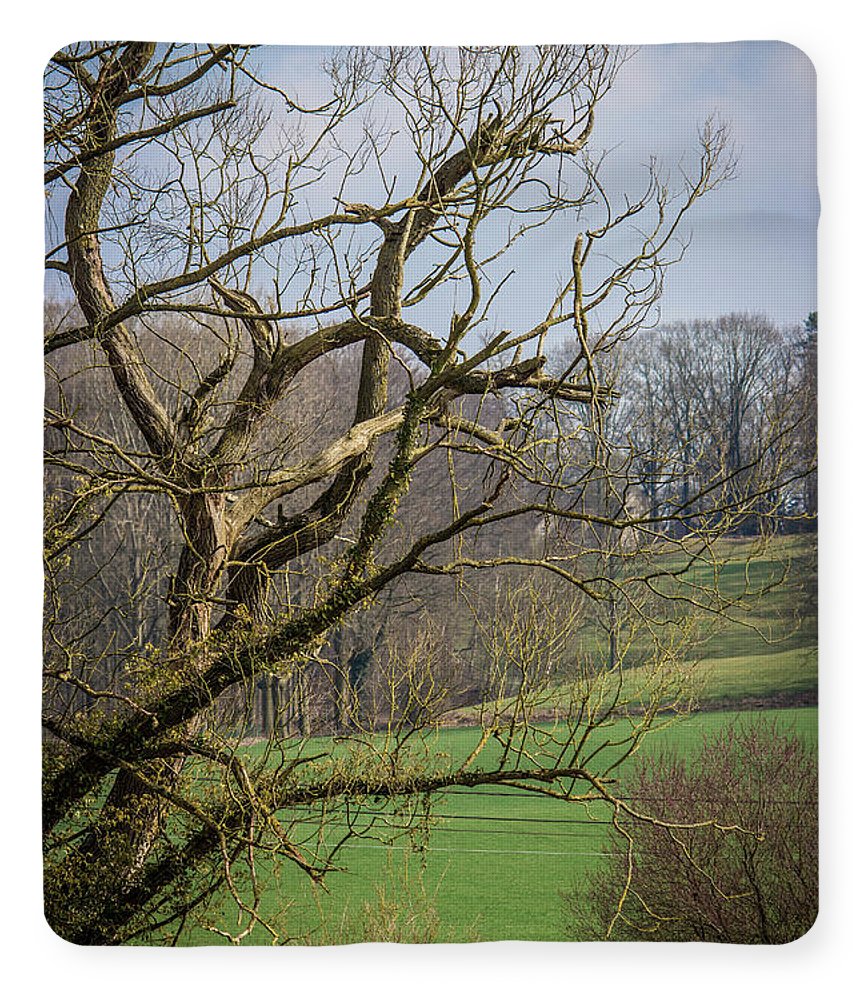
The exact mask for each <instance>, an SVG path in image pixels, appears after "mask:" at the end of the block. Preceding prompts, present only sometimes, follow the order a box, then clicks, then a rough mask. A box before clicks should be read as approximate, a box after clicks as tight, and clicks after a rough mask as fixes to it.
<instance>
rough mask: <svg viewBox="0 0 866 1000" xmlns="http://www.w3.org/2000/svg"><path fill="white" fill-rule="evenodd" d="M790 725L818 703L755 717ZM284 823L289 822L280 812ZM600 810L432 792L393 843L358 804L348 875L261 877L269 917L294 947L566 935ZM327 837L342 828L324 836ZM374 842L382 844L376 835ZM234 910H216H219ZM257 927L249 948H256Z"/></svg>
mask: <svg viewBox="0 0 866 1000" xmlns="http://www.w3.org/2000/svg"><path fill="white" fill-rule="evenodd" d="M762 715H763V716H764V717H768V718H769V717H773V718H776V719H777V720H779V721H780V722H782V724H784V725H786V726H791V727H792V728H793V729H794V730H795V731H796V732H798V733H799V734H800V735H801V736H802V737H803V738H804V739H806V740H807V741H808V742H810V743H812V744H813V745H816V743H817V709H816V708H811V707H810V708H798V709H781V710H771V711H766V712H764V713H762ZM746 717H747V715H746V714H744V713H731V712H702V713H699V714H697V715H694V716H691V717H686V718H682V719H677V720H676V721H674V722H672V724H671V725H670V726H669V727H668V728H665V729H663V730H661V731H659V732H657V733H654V734H652V735H651V736H650V737H648V739H647V741H646V743H645V745H644V749H645V752H649V753H651V752H653V751H654V750H658V749H661V748H662V747H666V746H671V745H673V746H676V747H678V748H679V749H681V750H682V751H683V752H684V753H686V754H689V753H690V752H693V751H694V750H695V749H697V748H698V747H699V746H700V745H701V741H702V739H703V737H704V735H705V734H709V733H712V732H715V731H717V730H718V729H720V728H722V727H723V726H725V725H726V724H727V723H729V722H730V721H731V719H732V718H738V719H745V718H746ZM478 735H479V733H478V731H477V730H474V729H471V728H461V729H449V730H442V731H441V732H440V733H439V734H438V736H437V740H438V743H439V746H438V749H439V750H440V751H442V752H446V753H449V754H451V755H454V756H455V757H459V756H461V755H464V754H466V753H468V752H469V751H470V749H471V748H472V746H473V745H474V743H475V741H476V740H477V738H478ZM284 818H285V819H286V820H289V819H290V818H289V817H284ZM607 818H608V812H607V809H606V808H605V807H602V806H599V805H596V806H594V807H592V808H587V807H583V806H575V805H573V804H568V803H563V802H559V801H556V800H554V799H551V798H549V797H546V796H541V795H533V794H528V793H525V792H521V791H518V790H510V789H497V788H492V787H487V788H482V789H477V790H474V789H473V790H454V791H452V792H449V793H447V794H444V795H441V796H438V797H437V798H436V800H435V803H434V805H433V808H432V817H431V824H430V828H429V831H428V833H427V836H426V837H425V838H424V840H423V841H419V840H417V839H416V840H414V841H412V840H410V839H408V838H405V837H403V838H398V839H397V840H396V842H395V843H394V844H393V846H388V845H387V844H386V843H385V842H384V841H385V840H387V839H388V838H389V837H390V836H392V835H393V834H394V833H395V828H397V827H399V825H400V823H401V817H400V815H399V814H397V813H395V812H394V811H393V810H392V809H391V808H390V807H388V806H386V805H384V804H383V805H380V806H376V805H372V806H371V805H363V806H360V805H359V807H358V812H357V815H356V816H355V819H354V822H355V823H361V822H363V823H372V824H373V825H372V826H371V827H370V829H369V830H368V831H367V834H366V836H365V837H363V838H360V839H357V840H353V841H349V842H348V843H347V844H346V846H345V847H344V848H343V850H342V852H341V854H340V856H339V859H340V863H341V865H342V866H343V867H344V869H345V870H344V871H338V872H334V873H332V874H331V875H330V876H329V877H328V879H327V889H322V888H316V887H315V886H312V885H311V883H310V881H309V880H308V879H307V878H306V876H304V875H303V874H302V873H301V872H300V871H298V870H297V869H295V868H294V867H293V866H290V865H287V866H285V867H283V868H282V870H281V871H279V872H274V873H271V874H270V876H269V885H268V891H267V894H266V897H265V900H264V904H265V906H264V908H265V910H266V911H267V912H271V913H276V912H278V911H280V910H284V911H285V914H284V916H285V918H286V919H287V922H288V923H289V924H290V925H291V926H292V927H294V928H296V929H297V934H298V943H326V944H328V943H339V942H345V941H351V940H362V939H370V938H371V937H373V938H375V936H376V935H377V933H381V931H382V926H383V919H387V918H389V917H390V918H391V919H392V920H394V921H395V922H396V923H397V925H398V926H400V927H402V928H403V929H404V931H405V933H407V935H408V936H409V937H408V939H409V940H417V939H419V938H416V937H412V933H413V930H412V927H411V926H408V927H407V924H411V922H412V921H416V924H417V925H420V928H421V932H422V933H421V936H420V939H421V940H443V941H448V940H453V941H466V940H470V941H471V940H481V941H484V940H502V939H519V940H538V941H546V940H550V941H555V940H561V939H562V930H563V924H562V920H563V917H562V911H561V903H560V898H559V895H558V890H560V889H563V888H565V887H566V886H568V885H570V884H572V883H573V882H574V881H575V880H580V878H581V876H583V875H585V874H586V873H587V872H589V871H590V870H591V869H592V868H593V867H594V866H595V865H596V864H598V862H599V860H600V858H601V857H602V855H603V852H604V851H605V850H606V849H607V847H606V835H607V829H608V827H607V824H606V822H605V820H606V819H607ZM321 832H322V831H320V829H319V826H318V824H317V823H316V822H314V821H313V820H312V818H310V819H309V820H307V821H306V822H305V821H304V820H300V822H297V825H296V826H295V834H296V836H297V837H298V839H299V840H301V839H303V837H304V835H305V834H306V836H307V837H309V838H310V839H311V841H312V840H314V839H315V838H316V837H318V836H320V833H321ZM323 832H324V839H325V841H326V842H327V843H335V842H336V841H337V839H338V838H339V837H340V836H341V835H342V834H343V833H344V832H345V827H344V826H342V827H341V826H340V825H338V824H332V825H331V826H329V827H327V828H326V829H325V830H324V831H323ZM380 838H381V839H380ZM230 910H231V908H230V907H226V908H225V909H224V913H223V916H224V917H226V916H227V915H228V913H229V912H230ZM266 940H267V938H266V935H264V934H260V933H258V932H257V933H254V934H253V935H250V937H249V938H247V939H245V943H249V944H254V943H264V942H265V941H266ZM181 943H183V944H215V943H218V939H217V938H215V937H214V935H213V934H211V933H209V932H207V931H203V930H190V931H189V932H188V933H186V934H185V935H184V937H183V938H182V939H181Z"/></svg>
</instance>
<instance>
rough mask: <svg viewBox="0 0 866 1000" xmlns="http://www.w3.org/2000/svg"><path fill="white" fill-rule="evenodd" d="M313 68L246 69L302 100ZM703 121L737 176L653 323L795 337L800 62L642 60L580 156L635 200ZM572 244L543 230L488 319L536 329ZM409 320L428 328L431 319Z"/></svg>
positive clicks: (795, 54)
mask: <svg viewBox="0 0 866 1000" xmlns="http://www.w3.org/2000/svg"><path fill="white" fill-rule="evenodd" d="M323 54H324V50H322V49H317V48H315V47H306V48H304V47H274V48H270V49H269V48H265V49H262V50H260V52H259V55H258V58H259V60H260V61H261V65H262V68H263V71H264V73H265V75H267V76H268V77H269V78H270V79H272V80H273V81H274V82H275V83H278V84H279V85H281V86H284V87H287V88H288V89H289V90H290V91H295V92H296V93H297V94H298V96H299V97H300V98H302V99H307V100H310V99H315V98H316V97H317V96H319V95H321V93H322V78H321V75H320V73H319V70H318V68H317V67H318V63H319V61H320V59H321V57H322V55H323ZM713 114H716V115H718V116H720V117H721V118H722V119H723V120H725V121H727V122H729V123H730V126H731V130H732V134H733V140H734V143H735V146H736V148H737V150H738V169H737V176H736V178H735V179H733V180H732V181H730V182H728V183H727V184H726V185H724V186H723V187H722V188H721V189H719V190H717V191H715V192H713V193H712V194H711V195H710V196H708V197H706V198H705V199H702V201H701V202H699V203H698V205H697V206H696V208H695V210H694V211H693V213H692V215H691V217H690V220H689V223H688V226H687V228H686V233H687V235H690V236H691V242H690V246H689V250H688V253H687V255H686V257H685V259H684V260H683V261H682V262H681V263H680V264H678V265H677V266H676V267H675V268H673V269H672V270H671V271H670V272H669V273H668V277H667V279H666V284H665V294H664V297H663V300H662V303H661V318H662V320H663V321H673V320H685V319H691V318H709V317H712V316H717V315H721V314H724V313H726V312H732V311H748V312H761V313H764V314H766V315H767V316H769V317H770V318H771V319H773V320H775V321H777V322H778V323H780V324H783V325H784V324H796V323H800V322H801V321H802V320H803V319H804V318H805V317H806V316H807V315H808V314H809V313H810V312H811V311H813V310H815V309H816V308H817V289H816V281H817V262H816V243H817V224H818V215H819V199H818V188H817V176H816V86H815V73H814V70H813V67H812V64H811V62H810V61H809V59H808V57H807V56H806V55H804V54H803V52H801V51H800V49H798V48H796V47H794V46H792V45H789V44H786V43H783V42H728V43H710V44H675V45H647V46H643V47H641V48H639V49H638V50H637V52H636V53H635V55H634V56H633V57H632V58H631V59H630V60H629V61H628V62H627V63H626V64H625V66H624V67H623V68H622V70H621V71H620V74H619V76H618V78H617V81H616V83H615V85H614V87H613V89H612V90H611V92H610V93H609V94H608V95H607V96H606V97H605V98H604V101H603V102H602V106H601V108H600V110H599V113H598V115H597V118H596V126H595V129H594V133H593V138H592V148H593V149H594V150H595V151H600V150H602V149H604V150H606V151H607V157H606V160H605V170H606V176H607V186H608V188H609V189H610V190H611V191H616V192H624V191H630V192H632V193H634V194H637V193H639V192H640V191H641V190H642V187H643V184H644V177H645V173H644V170H643V165H644V164H646V162H647V161H648V159H649V158H650V156H652V155H654V156H656V157H658V158H659V159H660V160H661V161H662V162H663V163H664V164H666V166H667V168H668V169H669V170H670V172H671V175H672V178H674V179H675V178H676V174H677V170H678V168H679V165H680V163H681V162H683V157H684V155H685V156H686V162H687V161H688V154H689V153H690V152H691V153H693V152H694V150H695V144H696V136H697V130H698V128H699V126H700V125H701V124H702V123H703V122H704V121H705V120H706V118H707V117H708V116H710V115H713ZM693 160H694V158H693V157H692V162H693ZM572 240H573V230H571V229H566V228H565V227H558V228H557V227H555V226H554V227H548V228H546V229H545V244H544V247H543V248H542V249H541V251H540V252H539V248H538V246H536V247H535V248H533V251H532V252H526V253H524V254H523V255H522V257H520V258H519V266H518V272H519V273H518V274H517V275H516V276H515V278H514V279H512V281H511V282H510V287H509V288H507V289H506V291H505V292H504V293H503V294H502V296H501V299H500V309H499V312H498V315H497V316H495V317H494V319H495V320H500V321H501V323H500V325H502V324H505V325H511V324H514V325H515V326H516V325H517V324H518V323H530V322H532V321H533V320H536V321H537V319H538V318H539V317H538V315H537V312H538V308H541V300H540V299H539V303H538V308H536V309H533V304H534V303H533V295H534V292H533V290H534V289H542V290H544V291H545V293H546V290H547V288H548V282H549V281H550V280H551V278H552V276H556V275H557V274H561V273H562V271H563V269H564V265H567V261H568V259H569V256H570V251H571V241H572ZM541 298H543V299H544V301H545V303H546V302H547V301H548V298H547V294H543V295H541ZM422 319H424V320H426V321H427V322H429V323H430V325H431V326H436V325H438V324H439V323H441V322H442V317H441V316H437V315H436V313H435V311H433V310H432V309H431V311H430V312H429V313H428V314H427V315H426V316H423V317H422Z"/></svg>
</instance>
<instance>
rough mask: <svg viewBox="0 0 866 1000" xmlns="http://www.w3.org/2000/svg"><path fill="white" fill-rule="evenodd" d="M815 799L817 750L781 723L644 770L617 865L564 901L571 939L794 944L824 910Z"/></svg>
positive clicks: (749, 729)
mask: <svg viewBox="0 0 866 1000" xmlns="http://www.w3.org/2000/svg"><path fill="white" fill-rule="evenodd" d="M817 795H818V768H817V760H816V756H815V753H814V751H813V750H812V749H811V748H809V747H807V746H806V745H805V744H804V743H803V741H802V740H800V739H799V738H798V737H797V736H795V735H794V734H792V733H790V732H786V731H783V730H782V729H781V728H780V727H779V726H778V725H777V724H775V723H773V724H768V723H765V722H753V723H749V724H746V725H736V724H733V725H730V726H729V727H727V728H726V729H725V730H723V731H722V732H721V733H719V734H717V735H715V736H713V737H705V739H704V745H703V748H702V750H701V752H700V753H699V754H698V756H697V758H696V759H694V760H693V761H692V762H691V763H687V762H686V761H685V760H683V759H682V758H681V757H679V756H677V755H673V754H667V755H660V756H658V757H656V758H654V759H651V760H647V761H644V762H642V764H641V765H640V766H639V767H638V768H637V771H636V773H635V775H634V777H633V779H632V780H631V781H630V784H629V788H628V792H627V794H626V795H625V796H624V806H625V807H626V809H627V810H628V812H626V810H625V809H624V810H622V811H621V812H620V816H619V817H618V819H617V823H616V826H617V828H618V829H617V830H616V832H615V833H613V834H612V837H613V840H614V847H613V849H612V851H611V857H610V859H609V860H608V861H607V862H606V864H605V865H604V866H603V867H602V868H601V869H598V870H597V871H596V872H595V873H594V874H593V875H592V876H590V877H589V878H588V879H587V880H586V881H585V882H583V883H581V884H575V885H574V886H573V887H572V888H571V889H570V890H569V891H568V892H566V893H565V894H564V901H565V905H566V912H567V926H568V931H569V933H570V935H571V936H573V937H575V938H577V939H580V940H586V939H596V938H600V937H610V938H613V939H619V940H644V939H649V940H662V941H718V942H727V943H738V944H746V943H754V944H782V943H785V942H788V941H793V940H795V939H796V938H798V937H800V936H801V935H803V934H805V933H806V931H807V930H808V929H809V928H810V927H811V926H812V924H813V923H814V921H815V918H816V916H817V912H818V808H817ZM634 814H638V815H637V816H636V815H634ZM640 815H645V816H646V815H650V816H658V817H661V818H662V819H663V821H664V822H663V823H658V822H654V821H650V820H648V819H640V818H638V817H639V816H640ZM629 845H630V846H629ZM629 872H631V875H630V874H629Z"/></svg>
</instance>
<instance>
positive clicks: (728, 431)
mask: <svg viewBox="0 0 866 1000" xmlns="http://www.w3.org/2000/svg"><path fill="white" fill-rule="evenodd" d="M624 364H625V365H626V366H627V372H626V376H625V378H624V391H623V397H622V404H621V406H622V408H623V409H624V411H625V412H624V414H623V417H622V430H621V434H623V435H627V436H628V438H629V439H630V440H631V441H632V442H633V443H634V445H635V461H637V462H640V463H641V464H640V488H641V491H642V492H643V494H644V497H645V499H646V503H647V504H648V505H649V507H650V508H651V509H652V510H654V511H656V512H659V513H661V512H664V511H666V510H671V511H673V512H674V513H675V515H676V516H675V518H674V519H673V521H672V527H673V528H674V529H675V530H688V525H690V524H694V523H697V521H698V520H700V518H701V517H703V516H705V511H706V510H709V511H712V510H713V509H714V508H715V506H716V497H717V495H718V493H719V492H720V491H725V492H727V493H729V494H730V495H731V498H732V501H733V503H732V508H736V509H737V510H738V511H740V512H741V513H743V512H744V509H745V507H746V506H747V505H748V500H747V498H748V497H749V496H754V495H756V493H755V490H754V486H755V484H757V483H766V482H768V481H769V480H771V479H772V480H773V481H774V482H775V483H776V489H775V490H774V491H769V492H764V493H762V495H761V499H760V501H759V502H756V503H754V504H753V505H752V510H751V513H750V514H749V516H746V517H740V518H739V519H737V522H736V524H733V523H732V524H731V525H730V530H731V531H732V532H733V531H736V532H739V533H755V532H757V531H759V530H761V528H762V526H763V530H767V529H768V527H772V526H773V524H774V523H775V524H785V525H787V526H791V525H796V524H797V523H798V522H795V521H793V520H792V518H793V517H794V516H795V515H800V516H801V517H802V515H803V514H804V513H805V511H804V501H803V491H804V489H805V485H804V484H805V483H806V482H807V481H808V476H809V475H812V474H813V473H810V471H809V470H810V469H812V470H813V469H814V466H815V458H814V434H813V431H814V417H813V413H814V398H813V396H812V395H811V394H810V393H809V392H808V391H807V390H805V389H804V379H805V378H807V374H806V367H807V366H806V363H805V360H804V357H803V352H802V349H801V346H800V336H799V332H798V331H796V330H791V329H787V330H785V329H780V328H779V327H777V326H776V325H775V324H774V323H772V322H771V321H770V320H768V319H767V318H766V317H764V316H759V315H751V314H743V313H731V314H728V315H726V316H721V317H718V318H717V319H712V320H694V321H691V322H681V323H674V324H669V325H666V326H663V327H660V328H659V329H657V330H655V331H652V333H651V334H649V335H647V336H645V337H643V338H641V339H640V340H639V341H635V342H632V343H631V344H629V345H627V347H626V350H625V361H624ZM758 492H760V491H758ZM704 497H706V498H707V500H708V501H709V502H708V503H706V502H705V501H704V499H703V498H704ZM684 515H687V516H685V517H684ZM785 515H787V516H785ZM710 516H713V515H712V514H711V515H710ZM768 521H769V522H772V523H769V524H768Z"/></svg>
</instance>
